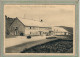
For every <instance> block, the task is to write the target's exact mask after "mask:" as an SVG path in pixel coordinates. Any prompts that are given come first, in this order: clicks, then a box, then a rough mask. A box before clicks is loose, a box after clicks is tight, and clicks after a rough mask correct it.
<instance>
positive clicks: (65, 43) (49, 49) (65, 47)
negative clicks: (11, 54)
mask: <svg viewBox="0 0 80 57" xmlns="http://www.w3.org/2000/svg"><path fill="white" fill-rule="evenodd" d="M72 52H73V40H61V39H59V40H55V41H51V42H47V43H45V44H41V45H37V46H34V47H31V48H29V49H24V50H23V51H22V52H21V53H72Z"/></svg>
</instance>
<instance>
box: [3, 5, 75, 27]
mask: <svg viewBox="0 0 80 57" xmlns="http://www.w3.org/2000/svg"><path fill="white" fill-rule="evenodd" d="M5 15H7V16H8V17H11V18H15V17H19V18H26V19H33V20H37V21H40V20H41V19H42V20H43V22H46V23H47V24H50V25H51V26H68V27H73V26H74V24H75V6H74V5H4V16H5Z"/></svg>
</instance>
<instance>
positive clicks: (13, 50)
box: [5, 39, 57, 53]
mask: <svg viewBox="0 0 80 57" xmlns="http://www.w3.org/2000/svg"><path fill="white" fill-rule="evenodd" d="M53 40H57V39H43V40H38V41H33V42H28V43H23V44H20V45H16V46H13V47H8V48H6V49H5V51H6V53H20V52H21V51H23V50H24V49H25V48H27V49H28V48H30V47H33V46H36V45H40V44H44V43H46V42H49V41H53Z"/></svg>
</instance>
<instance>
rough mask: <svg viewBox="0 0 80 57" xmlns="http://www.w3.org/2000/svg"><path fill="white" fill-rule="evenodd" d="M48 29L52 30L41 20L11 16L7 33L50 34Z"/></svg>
mask: <svg viewBox="0 0 80 57" xmlns="http://www.w3.org/2000/svg"><path fill="white" fill-rule="evenodd" d="M6 25H7V24H6ZM50 31H52V28H51V27H50V26H49V25H48V24H46V23H44V22H42V20H41V22H40V21H34V20H29V19H24V18H13V22H12V23H11V24H10V26H9V35H16V36H20V35H21V36H23V35H25V36H26V35H31V36H39V35H51V32H50Z"/></svg>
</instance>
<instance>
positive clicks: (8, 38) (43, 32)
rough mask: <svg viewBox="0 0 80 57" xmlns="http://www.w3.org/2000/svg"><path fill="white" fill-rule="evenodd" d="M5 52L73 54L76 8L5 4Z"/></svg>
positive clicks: (73, 6)
mask: <svg viewBox="0 0 80 57" xmlns="http://www.w3.org/2000/svg"><path fill="white" fill-rule="evenodd" d="M4 53H5V54H6V53H7V54H17V53H20V54H34V55H36V54H46V55H47V54H74V53H75V5H4Z"/></svg>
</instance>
